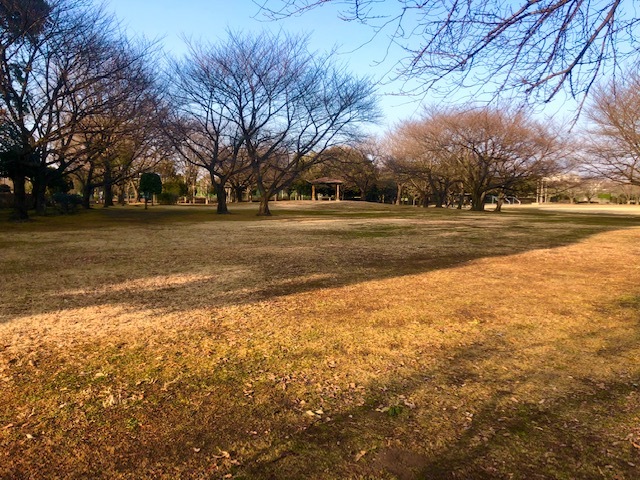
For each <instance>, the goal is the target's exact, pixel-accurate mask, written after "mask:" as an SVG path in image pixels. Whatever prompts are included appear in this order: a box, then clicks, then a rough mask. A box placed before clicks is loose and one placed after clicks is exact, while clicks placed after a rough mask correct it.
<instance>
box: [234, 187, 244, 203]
mask: <svg viewBox="0 0 640 480" xmlns="http://www.w3.org/2000/svg"><path fill="white" fill-rule="evenodd" d="M233 191H234V194H235V197H236V198H234V201H235V202H237V203H240V202H242V194H243V193H244V187H241V186H238V187H233Z"/></svg>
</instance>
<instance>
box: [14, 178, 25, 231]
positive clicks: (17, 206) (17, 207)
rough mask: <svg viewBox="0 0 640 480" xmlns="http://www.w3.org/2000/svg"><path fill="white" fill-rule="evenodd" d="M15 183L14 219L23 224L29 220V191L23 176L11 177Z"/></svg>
mask: <svg viewBox="0 0 640 480" xmlns="http://www.w3.org/2000/svg"><path fill="white" fill-rule="evenodd" d="M11 180H12V181H13V215H12V219H14V220H17V221H20V222H23V221H25V220H29V209H28V206H27V190H26V188H25V183H26V181H27V179H26V178H25V176H24V175H22V174H16V175H14V176H13V177H11Z"/></svg>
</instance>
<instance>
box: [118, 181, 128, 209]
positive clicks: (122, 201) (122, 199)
mask: <svg viewBox="0 0 640 480" xmlns="http://www.w3.org/2000/svg"><path fill="white" fill-rule="evenodd" d="M126 189H127V187H126V186H125V185H122V186H120V188H119V189H118V204H119V205H122V206H124V205H125V204H126V201H125V191H126Z"/></svg>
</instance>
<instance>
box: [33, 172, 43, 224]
mask: <svg viewBox="0 0 640 480" xmlns="http://www.w3.org/2000/svg"><path fill="white" fill-rule="evenodd" d="M32 183H33V200H34V206H35V209H36V213H37V214H38V215H45V214H46V213H47V198H46V192H47V182H46V179H45V177H44V175H38V176H37V178H34V179H33V182H32Z"/></svg>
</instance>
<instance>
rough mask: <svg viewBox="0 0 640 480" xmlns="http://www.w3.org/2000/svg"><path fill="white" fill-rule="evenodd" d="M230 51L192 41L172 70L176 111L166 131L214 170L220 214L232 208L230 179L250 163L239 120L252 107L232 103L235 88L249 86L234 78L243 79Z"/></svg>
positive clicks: (196, 161)
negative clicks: (237, 74) (236, 72)
mask: <svg viewBox="0 0 640 480" xmlns="http://www.w3.org/2000/svg"><path fill="white" fill-rule="evenodd" d="M230 54H231V55H233V54H234V53H232V52H230V51H229V50H227V48H226V47H225V46H223V45H219V46H216V45H195V44H191V45H190V50H189V54H188V55H187V56H186V57H185V58H184V59H183V60H181V61H175V62H173V63H172V65H171V68H170V70H169V74H170V77H171V85H172V87H171V88H170V93H171V99H172V103H173V106H174V108H175V110H176V114H175V116H174V117H173V120H172V122H171V126H170V128H169V129H168V130H167V134H168V136H169V138H170V139H171V141H172V143H173V146H174V148H175V149H176V151H177V152H178V153H179V154H180V155H181V157H182V158H183V159H184V160H185V161H186V162H188V163H191V164H192V165H194V166H197V167H201V168H204V169H205V170H206V171H207V172H208V173H209V177H210V180H211V184H212V185H213V186H214V188H215V192H216V197H217V212H218V213H219V214H226V213H229V211H228V207H227V192H226V187H227V183H228V182H229V181H230V180H231V179H232V178H237V177H238V176H239V175H242V174H243V173H244V172H246V171H247V170H249V169H250V167H251V165H250V163H249V161H248V160H247V157H246V155H245V154H244V151H243V144H244V142H245V137H244V133H243V131H242V126H241V121H240V120H242V117H241V115H242V114H243V113H244V111H245V109H249V108H250V106H249V104H244V103H241V105H240V107H239V109H236V108H234V107H235V105H234V103H233V102H232V99H233V97H234V95H235V94H236V93H237V94H241V91H240V88H245V87H249V85H243V86H240V84H239V83H238V84H236V83H235V82H236V80H238V81H241V79H240V78H236V77H234V73H233V72H232V71H230V70H229V62H230V61H231V62H232V61H233V59H230V58H228V56H229V55H230ZM247 67H248V66H247ZM236 68H242V66H240V65H238V66H236ZM253 80H254V81H255V80H257V79H255V78H254V79H253ZM234 88H236V89H238V90H236V91H234Z"/></svg>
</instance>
